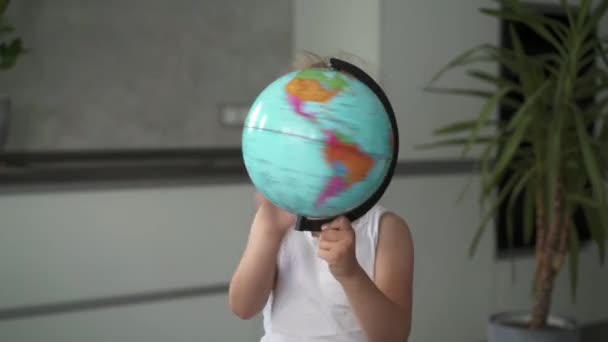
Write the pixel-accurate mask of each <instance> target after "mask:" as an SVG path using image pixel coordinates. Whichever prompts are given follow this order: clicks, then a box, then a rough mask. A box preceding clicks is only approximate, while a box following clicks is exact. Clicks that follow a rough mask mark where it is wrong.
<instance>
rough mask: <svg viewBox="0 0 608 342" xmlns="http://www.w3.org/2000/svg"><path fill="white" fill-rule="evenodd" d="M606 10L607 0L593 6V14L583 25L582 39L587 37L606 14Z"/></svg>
mask: <svg viewBox="0 0 608 342" xmlns="http://www.w3.org/2000/svg"><path fill="white" fill-rule="evenodd" d="M606 10H608V0H602V2H600V4H599V5H597V6H595V8H594V9H593V13H592V14H591V15H590V16H589V19H588V20H587V21H586V23H585V25H584V26H583V28H582V30H581V35H582V36H583V37H586V36H588V35H589V34H590V33H591V31H592V30H593V29H594V28H595V27H596V26H597V24H598V23H599V21H600V20H601V19H602V17H603V16H604V15H605V14H606Z"/></svg>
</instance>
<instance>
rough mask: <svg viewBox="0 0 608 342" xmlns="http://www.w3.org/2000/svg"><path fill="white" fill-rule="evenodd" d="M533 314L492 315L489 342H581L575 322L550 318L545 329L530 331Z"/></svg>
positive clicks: (506, 313) (489, 323) (555, 317)
mask: <svg viewBox="0 0 608 342" xmlns="http://www.w3.org/2000/svg"><path fill="white" fill-rule="evenodd" d="M530 317H531V314H530V313H527V312H505V313H498V314H495V315H492V316H491V317H490V320H489V322H488V329H487V334H488V336H487V337H488V342H581V340H580V332H579V329H578V326H577V324H576V322H575V321H574V320H571V319H568V318H564V317H557V316H550V317H549V319H548V327H547V328H545V329H529V328H528V327H527V326H526V324H527V322H529V321H530Z"/></svg>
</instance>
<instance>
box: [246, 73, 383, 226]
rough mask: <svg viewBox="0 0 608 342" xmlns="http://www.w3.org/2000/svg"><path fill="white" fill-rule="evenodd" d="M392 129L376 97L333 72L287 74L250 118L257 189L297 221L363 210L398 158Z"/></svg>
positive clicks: (249, 155)
mask: <svg viewBox="0 0 608 342" xmlns="http://www.w3.org/2000/svg"><path fill="white" fill-rule="evenodd" d="M393 138H394V135H393V129H392V126H391V121H390V120H389V115H388V114H387V112H386V109H385V107H384V105H383V104H382V102H381V101H380V99H379V98H378V96H376V94H375V93H374V92H373V91H372V90H371V89H370V88H369V87H368V86H367V85H366V84H364V83H363V82H361V81H360V80H358V79H356V78H354V77H351V76H349V75H347V74H345V73H342V72H339V71H336V70H333V69H330V68H307V69H301V70H297V71H293V72H290V73H288V74H285V75H283V76H281V77H279V78H278V79H276V80H275V81H274V82H272V83H271V84H269V85H268V86H267V87H266V88H264V90H263V91H262V92H261V93H260V94H259V95H258V97H257V98H256V99H255V101H254V102H253V104H252V105H251V108H250V111H249V113H248V115H247V117H246V119H245V124H244V128H243V134H242V155H243V161H244V164H245V167H246V170H247V173H248V175H249V177H250V179H251V181H252V183H253V185H254V186H255V188H256V189H257V190H258V191H259V192H260V193H261V194H262V195H264V196H265V197H266V198H267V199H268V200H269V201H270V202H272V203H274V204H275V205H277V206H279V207H281V208H283V209H285V210H287V211H289V212H291V213H294V214H297V215H301V216H306V217H310V218H327V217H335V216H338V215H341V214H343V213H345V212H347V211H349V210H351V209H353V208H355V207H357V206H359V205H361V204H362V203H364V202H365V201H366V200H368V198H370V196H371V195H372V194H373V193H374V192H375V191H376V190H377V189H378V188H379V187H380V186H381V184H382V183H383V181H384V179H385V177H387V172H388V170H389V167H390V164H391V161H392V158H393V148H394V145H393V144H394V141H393Z"/></svg>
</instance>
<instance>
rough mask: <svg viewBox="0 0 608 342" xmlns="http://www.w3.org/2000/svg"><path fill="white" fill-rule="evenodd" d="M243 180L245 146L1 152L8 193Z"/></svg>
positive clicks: (410, 166) (422, 165) (414, 164)
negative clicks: (194, 148)
mask: <svg viewBox="0 0 608 342" xmlns="http://www.w3.org/2000/svg"><path fill="white" fill-rule="evenodd" d="M473 170H474V161H473V160H462V159H447V160H412V161H407V160H404V161H401V162H399V163H398V165H397V169H396V172H395V175H396V176H397V177H405V176H424V175H453V174H461V173H470V172H472V171H473ZM238 183H249V178H248V176H247V172H246V169H245V166H244V164H243V160H242V157H241V152H240V150H239V149H212V150H159V151H117V152H46V153H6V152H4V153H0V191H2V192H7V191H9V192H10V191H17V192H21V191H24V190H35V191H40V190H70V189H76V190H78V189H82V188H96V187H97V188H115V187H149V186H159V185H169V186H174V185H193V184H201V185H219V184H238Z"/></svg>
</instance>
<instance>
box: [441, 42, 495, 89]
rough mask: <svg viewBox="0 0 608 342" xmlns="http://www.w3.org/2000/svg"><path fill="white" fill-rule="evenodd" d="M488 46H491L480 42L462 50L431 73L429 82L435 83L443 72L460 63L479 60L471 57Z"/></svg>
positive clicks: (464, 63)
mask: <svg viewBox="0 0 608 342" xmlns="http://www.w3.org/2000/svg"><path fill="white" fill-rule="evenodd" d="M488 48H491V46H490V45H488V44H481V45H477V46H475V47H473V48H470V49H468V50H466V51H464V52H463V53H461V54H460V55H458V56H456V57H455V58H453V59H452V60H450V61H449V62H448V63H447V64H446V65H445V66H444V67H442V68H441V69H439V71H438V72H437V73H435V75H433V77H431V81H430V83H431V84H432V83H435V81H437V80H438V79H439V78H441V76H443V74H445V73H446V72H447V71H449V70H450V69H453V68H456V67H458V66H461V65H466V64H469V63H473V62H477V61H479V57H477V58H473V57H475V54H476V53H479V52H480V51H484V50H487V49H488ZM485 58H488V57H485Z"/></svg>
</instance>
